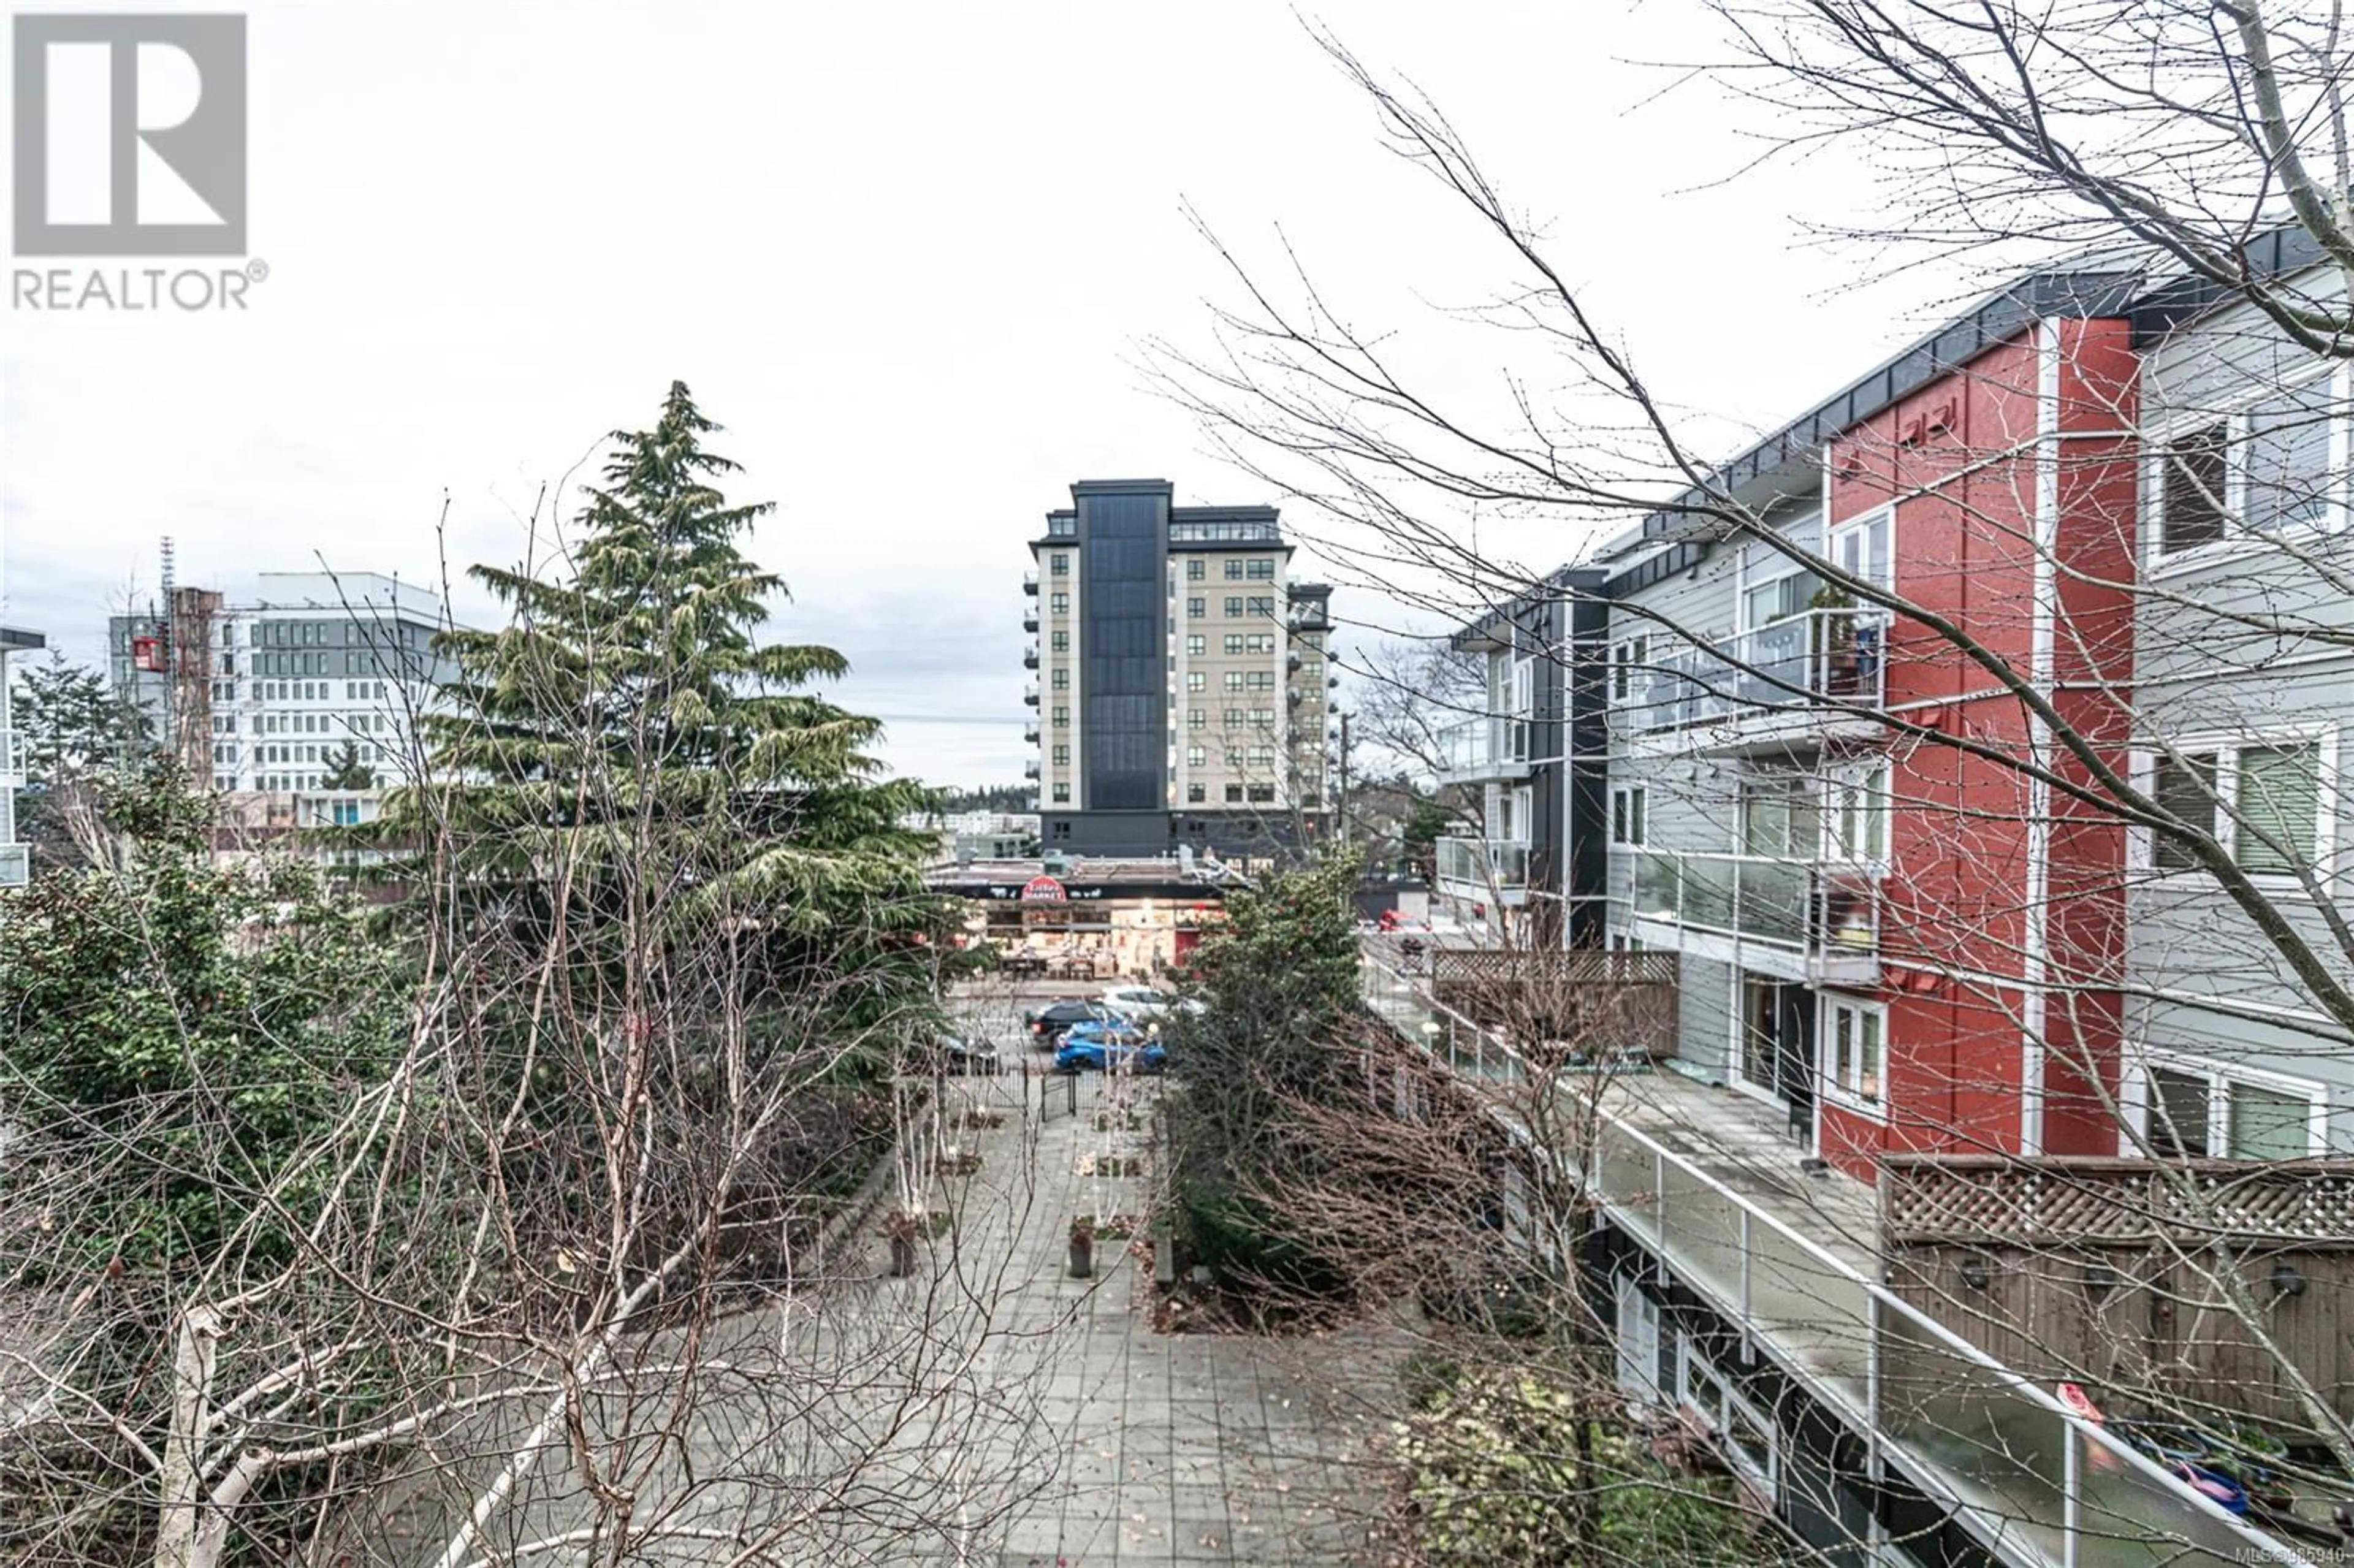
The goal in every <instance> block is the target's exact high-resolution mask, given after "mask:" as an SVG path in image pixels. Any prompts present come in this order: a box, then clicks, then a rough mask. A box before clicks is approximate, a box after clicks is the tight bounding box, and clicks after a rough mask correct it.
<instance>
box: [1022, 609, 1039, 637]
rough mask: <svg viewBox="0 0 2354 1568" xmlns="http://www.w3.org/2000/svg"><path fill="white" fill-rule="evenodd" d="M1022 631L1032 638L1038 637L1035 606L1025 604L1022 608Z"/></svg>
mask: <svg viewBox="0 0 2354 1568" xmlns="http://www.w3.org/2000/svg"><path fill="white" fill-rule="evenodd" d="M1022 630H1024V631H1026V632H1028V633H1029V634H1030V635H1031V636H1033V637H1035V636H1037V635H1038V607H1037V606H1036V605H1034V604H1025V605H1023V607H1022Z"/></svg>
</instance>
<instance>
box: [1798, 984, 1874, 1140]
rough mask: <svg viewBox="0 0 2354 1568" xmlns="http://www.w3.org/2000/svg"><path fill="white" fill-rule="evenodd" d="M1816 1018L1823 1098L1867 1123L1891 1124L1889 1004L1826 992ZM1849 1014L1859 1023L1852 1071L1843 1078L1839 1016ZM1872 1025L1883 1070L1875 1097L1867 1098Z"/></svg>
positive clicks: (1817, 1065)
mask: <svg viewBox="0 0 2354 1568" xmlns="http://www.w3.org/2000/svg"><path fill="white" fill-rule="evenodd" d="M1818 1008H1819V1011H1818V1012H1817V1013H1816V1017H1815V1055H1816V1061H1815V1082H1816V1084H1817V1085H1818V1086H1819V1090H1820V1092H1821V1095H1822V1097H1823V1098H1824V1099H1825V1100H1826V1101H1828V1102H1829V1104H1832V1105H1835V1106H1837V1107H1840V1109H1841V1110H1844V1111H1848V1112H1850V1113H1851V1114H1853V1115H1855V1116H1860V1117H1862V1118H1864V1119H1866V1120H1867V1121H1875V1122H1882V1123H1885V1122H1886V1121H1887V1120H1888V1101H1889V1093H1888V1058H1889V1051H1888V1004H1887V1003H1886V1002H1884V1001H1874V1000H1872V999H1869V998H1864V997H1857V996H1850V995H1849V994H1847V993H1845V992H1841V991H1823V992H1821V993H1819V1001H1818ZM1842 1012H1844V1013H1848V1014H1850V1015H1851V1016H1852V1017H1853V1018H1854V1019H1855V1020H1856V1025H1855V1034H1854V1039H1855V1044H1856V1048H1855V1050H1854V1052H1853V1053H1852V1056H1851V1060H1850V1070H1848V1071H1847V1072H1846V1073H1844V1074H1842V1072H1841V1070H1840V1065H1839V1059H1838V1052H1839V1016H1838V1015H1839V1014H1840V1013H1842ZM1866 1022H1869V1023H1870V1024H1871V1025H1872V1035H1873V1038H1874V1039H1875V1040H1876V1042H1877V1044H1878V1055H1879V1065H1880V1070H1879V1072H1878V1074H1877V1075H1875V1083H1876V1093H1875V1094H1873V1095H1872V1096H1869V1097H1867V1096H1866V1095H1865V1094H1864V1092H1863V1088H1862V1080H1863V1070H1862V1069H1863V1058H1864V1053H1863V1026H1864V1024H1865V1023H1866Z"/></svg>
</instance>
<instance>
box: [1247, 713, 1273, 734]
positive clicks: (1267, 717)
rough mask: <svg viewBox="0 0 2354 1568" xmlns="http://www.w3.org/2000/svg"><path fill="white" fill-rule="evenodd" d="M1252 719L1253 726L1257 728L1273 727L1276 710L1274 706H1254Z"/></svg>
mask: <svg viewBox="0 0 2354 1568" xmlns="http://www.w3.org/2000/svg"><path fill="white" fill-rule="evenodd" d="M1250 721H1251V724H1252V726H1253V727H1255V728H1257V729H1273V728H1274V727H1275V710H1274V709H1273V708H1253V709H1251V716H1250Z"/></svg>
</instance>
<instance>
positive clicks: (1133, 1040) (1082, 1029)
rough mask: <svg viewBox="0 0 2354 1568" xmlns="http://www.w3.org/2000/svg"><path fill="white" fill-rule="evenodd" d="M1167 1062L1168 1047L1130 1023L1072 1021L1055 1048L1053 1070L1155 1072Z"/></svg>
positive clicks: (1070, 1071)
mask: <svg viewBox="0 0 2354 1568" xmlns="http://www.w3.org/2000/svg"><path fill="white" fill-rule="evenodd" d="M1167 1065H1169V1052H1168V1050H1167V1048H1166V1047H1164V1046H1163V1045H1162V1044H1161V1042H1160V1041H1159V1040H1157V1039H1155V1038H1154V1037H1153V1036H1151V1035H1150V1034H1148V1033H1145V1032H1144V1031H1143V1030H1141V1029H1139V1028H1137V1027H1136V1026H1135V1025H1133V1024H1129V1023H1074V1024H1072V1025H1071V1027H1070V1028H1069V1030H1067V1031H1066V1033H1064V1035H1063V1043H1062V1044H1061V1045H1059V1046H1057V1047H1055V1071H1056V1072H1060V1073H1083V1072H1087V1071H1089V1070H1093V1071H1095V1072H1098V1073H1101V1072H1107V1071H1109V1070H1110V1069H1112V1068H1115V1067H1119V1068H1125V1069H1127V1070H1129V1071H1131V1072H1138V1073H1157V1072H1159V1071H1161V1069H1162V1068H1163V1067H1165V1066H1167Z"/></svg>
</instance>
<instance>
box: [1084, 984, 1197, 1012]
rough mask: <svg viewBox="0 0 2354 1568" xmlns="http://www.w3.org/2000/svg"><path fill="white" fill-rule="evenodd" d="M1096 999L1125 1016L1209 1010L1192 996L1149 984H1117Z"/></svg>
mask: <svg viewBox="0 0 2354 1568" xmlns="http://www.w3.org/2000/svg"><path fill="white" fill-rule="evenodd" d="M1096 1000H1097V1001H1101V1002H1102V1003H1103V1004H1104V1005H1105V1006H1106V1007H1108V1008H1110V1009H1111V1010H1112V1011H1113V1012H1117V1013H1119V1014H1120V1015H1121V1016H1122V1017H1125V1018H1166V1017H1168V1016H1169V1015H1170V1014H1171V1013H1172V1012H1184V1013H1187V1014H1189V1015H1193V1016H1199V1015H1200V1014H1201V1013H1204V1012H1207V1011H1209V1010H1208V1009H1207V1008H1204V1006H1203V1005H1202V1004H1201V1003H1200V1002H1198V1001H1194V1000H1193V998H1192V997H1189V996H1179V995H1178V994H1177V993H1176V992H1174V991H1155V990H1153V989H1152V988H1151V987H1150V986H1149V985H1116V986H1113V987H1112V988H1111V989H1110V990H1109V991H1105V992H1104V993H1103V994H1102V995H1101V996H1100V997H1098V998H1097V999H1096Z"/></svg>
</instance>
